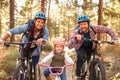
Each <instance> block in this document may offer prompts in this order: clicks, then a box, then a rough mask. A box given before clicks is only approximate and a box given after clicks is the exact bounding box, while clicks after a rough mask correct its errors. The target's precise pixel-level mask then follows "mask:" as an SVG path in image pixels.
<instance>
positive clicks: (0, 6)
mask: <svg viewBox="0 0 120 80" xmlns="http://www.w3.org/2000/svg"><path fill="white" fill-rule="evenodd" d="M0 13H2V1H0ZM1 21H2V16H1V14H0V37H1V34H2V27H1V26H2V23H1Z"/></svg>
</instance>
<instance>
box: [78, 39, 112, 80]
mask: <svg viewBox="0 0 120 80" xmlns="http://www.w3.org/2000/svg"><path fill="white" fill-rule="evenodd" d="M83 40H85V41H92V42H94V43H95V52H94V53H91V57H90V59H89V60H88V58H87V56H86V55H85V56H84V63H83V66H82V68H81V75H80V77H78V78H79V79H77V80H106V74H105V68H104V64H103V62H102V60H101V54H100V53H99V52H98V48H97V47H98V45H99V43H100V44H103V43H108V44H111V45H112V44H114V42H109V41H99V40H92V39H86V38H84V39H83Z"/></svg>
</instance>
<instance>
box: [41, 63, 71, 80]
mask: <svg viewBox="0 0 120 80" xmlns="http://www.w3.org/2000/svg"><path fill="white" fill-rule="evenodd" d="M41 66H43V67H47V68H48V69H49V71H50V74H51V75H52V76H55V80H60V75H61V74H62V73H63V71H64V69H65V67H67V66H72V64H66V65H64V66H61V67H59V66H55V67H52V66H49V65H47V64H42V65H41ZM52 69H61V71H60V72H56V73H53V72H52Z"/></svg>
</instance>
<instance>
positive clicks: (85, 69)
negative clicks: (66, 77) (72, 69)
mask: <svg viewBox="0 0 120 80" xmlns="http://www.w3.org/2000/svg"><path fill="white" fill-rule="evenodd" d="M88 71H89V63H88V61H87V60H85V61H84V63H83V66H82V68H81V79H80V80H86V79H87V77H88V76H89V75H87V73H88Z"/></svg>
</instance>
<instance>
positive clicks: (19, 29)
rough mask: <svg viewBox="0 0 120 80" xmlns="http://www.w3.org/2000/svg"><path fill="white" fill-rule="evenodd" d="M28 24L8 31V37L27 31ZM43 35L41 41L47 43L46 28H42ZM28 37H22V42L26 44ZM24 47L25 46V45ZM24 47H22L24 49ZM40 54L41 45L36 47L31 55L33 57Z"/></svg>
mask: <svg viewBox="0 0 120 80" xmlns="http://www.w3.org/2000/svg"><path fill="white" fill-rule="evenodd" d="M28 27H29V26H28V24H24V25H21V26H18V27H15V28H12V29H10V30H9V31H8V33H9V34H10V35H15V34H21V33H24V32H26V31H27V29H28ZM43 30H44V34H43V39H45V40H46V41H47V42H48V35H49V33H48V29H47V27H46V26H44V27H43ZM28 39H29V37H26V36H23V39H22V42H28ZM25 46H26V45H25ZM25 46H24V47H25ZM40 53H41V45H38V46H37V48H36V49H35V50H34V52H33V53H32V55H33V56H36V55H39V54H40Z"/></svg>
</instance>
